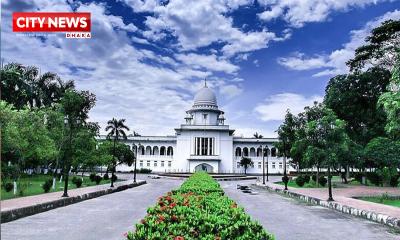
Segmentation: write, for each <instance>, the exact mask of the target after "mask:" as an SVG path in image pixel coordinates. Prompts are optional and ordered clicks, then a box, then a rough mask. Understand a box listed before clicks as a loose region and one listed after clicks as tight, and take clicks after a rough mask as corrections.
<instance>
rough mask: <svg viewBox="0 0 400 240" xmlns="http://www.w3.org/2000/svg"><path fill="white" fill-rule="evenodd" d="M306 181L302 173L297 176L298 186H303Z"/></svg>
mask: <svg viewBox="0 0 400 240" xmlns="http://www.w3.org/2000/svg"><path fill="white" fill-rule="evenodd" d="M305 182H306V181H305V178H304V176H302V175H300V176H298V177H297V178H296V184H297V186H299V187H302V186H304V183H305Z"/></svg>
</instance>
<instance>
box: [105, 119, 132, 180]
mask: <svg viewBox="0 0 400 240" xmlns="http://www.w3.org/2000/svg"><path fill="white" fill-rule="evenodd" d="M124 123H125V119H118V120H117V119H115V118H113V119H111V120H110V121H108V122H107V127H106V131H109V132H108V134H107V137H108V138H109V139H111V138H113V141H114V146H113V163H112V166H111V172H112V173H111V187H114V173H115V165H116V161H115V145H116V143H117V141H119V140H120V139H121V138H123V139H126V133H125V131H124V129H125V130H126V131H129V128H128V127H127V126H126V125H125V124H124Z"/></svg>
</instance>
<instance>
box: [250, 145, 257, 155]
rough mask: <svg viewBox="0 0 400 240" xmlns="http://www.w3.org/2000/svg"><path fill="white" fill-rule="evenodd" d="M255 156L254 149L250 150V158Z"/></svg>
mask: <svg viewBox="0 0 400 240" xmlns="http://www.w3.org/2000/svg"><path fill="white" fill-rule="evenodd" d="M255 156H256V149H255V148H253V147H252V148H250V157H255Z"/></svg>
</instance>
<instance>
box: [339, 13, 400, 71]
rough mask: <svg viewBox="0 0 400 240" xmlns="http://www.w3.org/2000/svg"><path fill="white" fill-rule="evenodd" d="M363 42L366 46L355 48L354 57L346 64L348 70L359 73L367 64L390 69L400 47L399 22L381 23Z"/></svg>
mask: <svg viewBox="0 0 400 240" xmlns="http://www.w3.org/2000/svg"><path fill="white" fill-rule="evenodd" d="M365 40H366V41H365V42H366V44H365V45H363V46H361V47H359V48H357V49H356V51H355V57H354V58H353V59H351V60H349V61H348V62H347V65H348V66H349V67H350V70H351V71H360V70H362V69H363V68H364V67H365V66H366V65H368V64H371V65H374V66H379V67H384V68H386V69H392V67H393V65H394V63H395V53H396V51H398V49H399V46H400V21H399V20H388V21H385V22H383V23H382V24H381V26H379V27H377V28H375V29H373V30H372V32H371V35H370V36H368V37H367V38H366V39H365Z"/></svg>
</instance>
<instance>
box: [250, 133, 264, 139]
mask: <svg viewBox="0 0 400 240" xmlns="http://www.w3.org/2000/svg"><path fill="white" fill-rule="evenodd" d="M253 136H254V138H263V137H264V136H263V135H261V134H258V132H256V133H254V134H253Z"/></svg>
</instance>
